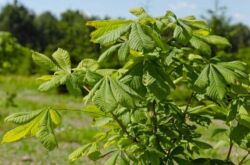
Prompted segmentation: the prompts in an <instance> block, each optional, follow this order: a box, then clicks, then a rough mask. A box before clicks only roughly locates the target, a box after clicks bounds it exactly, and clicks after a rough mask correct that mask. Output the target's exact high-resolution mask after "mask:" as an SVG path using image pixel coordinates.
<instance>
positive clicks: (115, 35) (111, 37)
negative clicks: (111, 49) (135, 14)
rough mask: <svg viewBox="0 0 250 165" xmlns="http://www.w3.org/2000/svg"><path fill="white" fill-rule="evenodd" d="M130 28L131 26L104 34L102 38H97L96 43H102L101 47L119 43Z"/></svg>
mask: <svg viewBox="0 0 250 165" xmlns="http://www.w3.org/2000/svg"><path fill="white" fill-rule="evenodd" d="M130 27H131V25H130V24H126V25H124V26H121V27H118V28H116V29H114V30H111V31H109V32H108V33H105V34H103V35H102V36H101V37H99V38H97V39H96V40H95V42H96V43H100V44H101V45H110V44H111V43H114V42H115V41H117V40H118V39H119V38H120V37H121V36H122V35H123V34H124V33H126V32H128V31H129V29H130Z"/></svg>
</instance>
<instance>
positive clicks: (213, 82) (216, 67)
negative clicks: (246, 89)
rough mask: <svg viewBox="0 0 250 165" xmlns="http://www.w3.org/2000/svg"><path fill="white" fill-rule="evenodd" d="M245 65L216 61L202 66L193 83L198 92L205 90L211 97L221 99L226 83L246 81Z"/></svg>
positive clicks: (233, 83) (235, 83) (225, 90)
mask: <svg viewBox="0 0 250 165" xmlns="http://www.w3.org/2000/svg"><path fill="white" fill-rule="evenodd" d="M245 69H246V66H245V65H244V63H241V62H237V61H233V62H218V63H211V64H208V65H206V66H205V67H204V69H203V70H202V72H201V73H200V75H199V76H198V78H197V79H196V81H195V83H194V87H195V89H196V90H197V91H198V92H202V91H203V92H204V91H206V94H207V95H208V96H210V97H212V98H213V99H220V100H221V99H223V98H224V96H225V94H226V92H227V89H228V85H236V86H237V85H240V84H241V83H242V82H244V81H247V78H248V76H247V75H246V74H244V71H245Z"/></svg>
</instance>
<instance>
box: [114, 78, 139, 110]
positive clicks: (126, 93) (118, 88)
mask: <svg viewBox="0 0 250 165" xmlns="http://www.w3.org/2000/svg"><path fill="white" fill-rule="evenodd" d="M110 87H111V90H112V92H113V95H114V98H115V100H116V102H117V103H119V104H120V105H123V106H125V107H133V106H134V99H135V98H133V97H131V94H133V95H136V93H135V92H134V91H133V90H132V89H131V88H130V87H128V86H126V85H125V84H122V83H120V82H119V81H117V80H112V79H110Z"/></svg>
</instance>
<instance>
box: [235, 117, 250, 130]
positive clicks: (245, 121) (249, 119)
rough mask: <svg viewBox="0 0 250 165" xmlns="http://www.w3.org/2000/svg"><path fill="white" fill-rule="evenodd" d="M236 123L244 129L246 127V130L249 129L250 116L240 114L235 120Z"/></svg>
mask: <svg viewBox="0 0 250 165" xmlns="http://www.w3.org/2000/svg"><path fill="white" fill-rule="evenodd" d="M237 120H238V122H239V123H240V124H241V125H244V126H245V127H247V128H248V129H250V116H249V115H245V114H240V115H239V116H238V118H237Z"/></svg>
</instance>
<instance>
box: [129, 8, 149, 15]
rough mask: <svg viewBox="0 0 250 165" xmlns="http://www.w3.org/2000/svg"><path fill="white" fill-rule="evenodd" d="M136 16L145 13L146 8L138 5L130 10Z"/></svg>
mask: <svg viewBox="0 0 250 165" xmlns="http://www.w3.org/2000/svg"><path fill="white" fill-rule="evenodd" d="M129 12H130V13H132V14H133V15H135V16H140V15H142V14H144V13H145V10H144V9H143V8H142V7H136V8H132V9H130V10H129Z"/></svg>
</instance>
